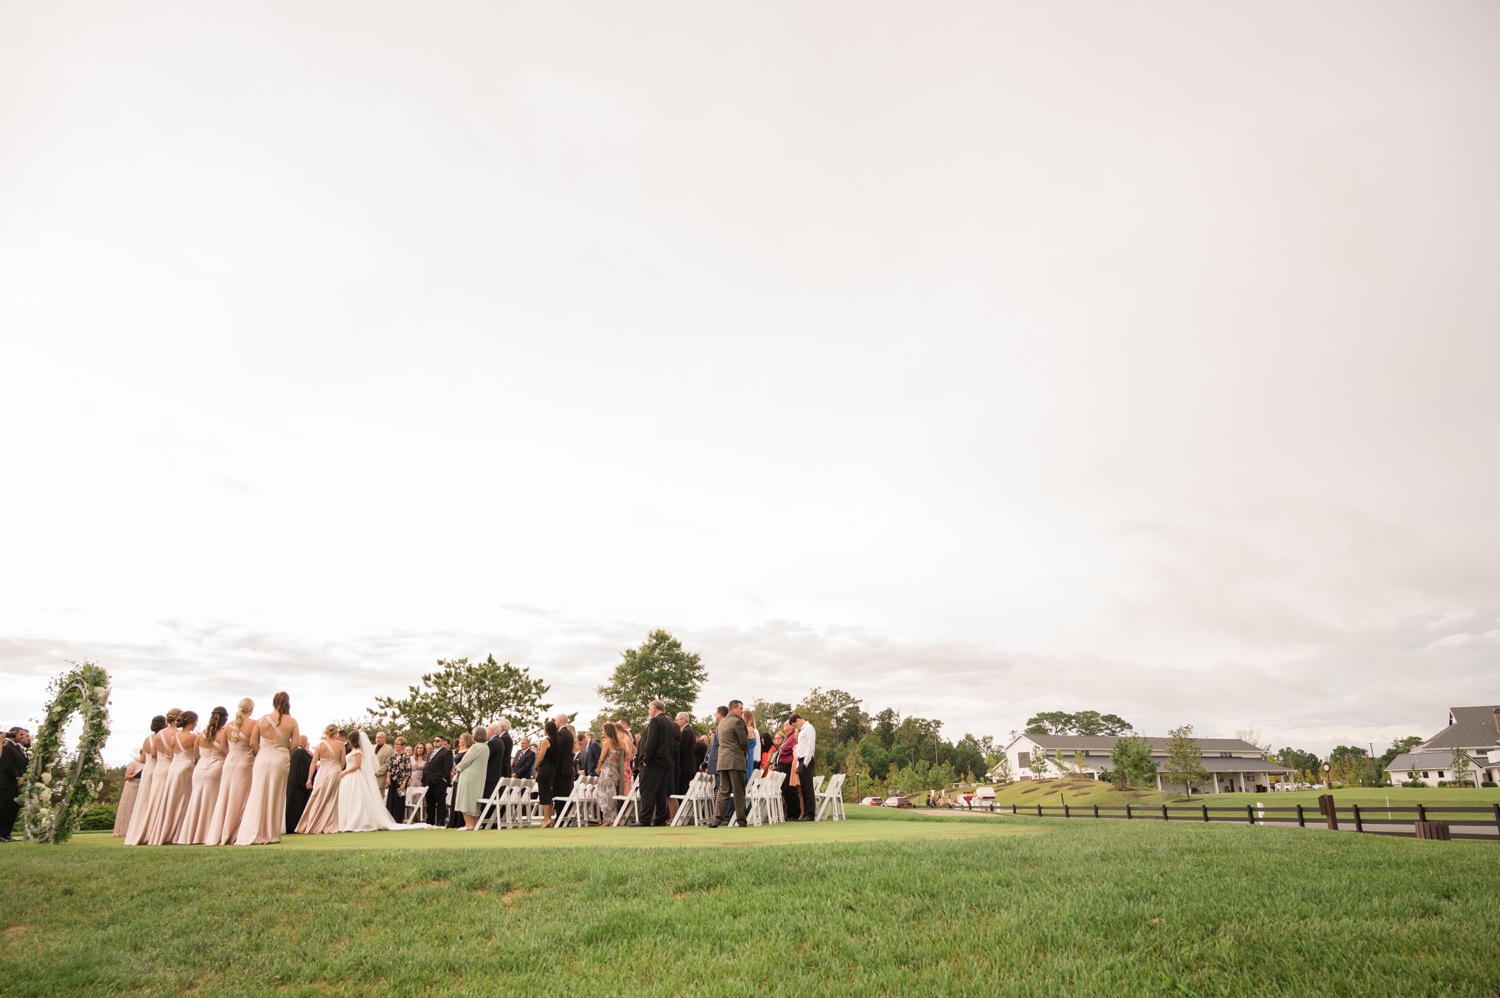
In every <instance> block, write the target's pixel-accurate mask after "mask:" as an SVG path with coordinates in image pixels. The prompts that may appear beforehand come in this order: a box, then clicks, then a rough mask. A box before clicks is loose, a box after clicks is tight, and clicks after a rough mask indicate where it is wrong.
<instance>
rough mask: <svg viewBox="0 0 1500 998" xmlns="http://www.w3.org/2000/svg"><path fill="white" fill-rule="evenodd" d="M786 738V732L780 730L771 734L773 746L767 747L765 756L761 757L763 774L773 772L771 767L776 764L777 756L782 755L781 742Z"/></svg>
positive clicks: (761, 772) (761, 773)
mask: <svg viewBox="0 0 1500 998" xmlns="http://www.w3.org/2000/svg"><path fill="white" fill-rule="evenodd" d="M785 738H786V735H785V733H783V732H780V731H778V732H776V734H774V735H772V736H771V746H770V748H768V749H766V751H765V754H764V756H762V758H761V764H760V775H761V776H766V775H768V774H769V773H770V772H771V767H773V766H775V765H776V757H777V756H779V755H781V743H782V740H783V739H785Z"/></svg>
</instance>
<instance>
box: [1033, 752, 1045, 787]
mask: <svg viewBox="0 0 1500 998" xmlns="http://www.w3.org/2000/svg"><path fill="white" fill-rule="evenodd" d="M1031 774H1032V776H1033V777H1034V778H1036V779H1038V780H1040V779H1042V778H1043V777H1044V776H1046V775H1047V753H1045V752H1043V751H1041V750H1040V749H1038V750H1037V751H1035V752H1033V753H1031Z"/></svg>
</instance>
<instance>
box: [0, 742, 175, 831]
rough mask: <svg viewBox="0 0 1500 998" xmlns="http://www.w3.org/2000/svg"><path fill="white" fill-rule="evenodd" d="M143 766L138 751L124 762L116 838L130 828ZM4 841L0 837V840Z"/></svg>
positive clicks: (139, 790)
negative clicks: (133, 756)
mask: <svg viewBox="0 0 1500 998" xmlns="http://www.w3.org/2000/svg"><path fill="white" fill-rule="evenodd" d="M145 766H146V760H145V758H144V756H142V755H141V754H140V753H139V752H137V753H136V757H135V758H134V759H131V760H130V761H129V762H127V763H126V764H125V782H124V784H122V785H121V787H120V803H119V804H117V805H116V806H115V830H114V831H113V832H112V833H111V834H112V835H113V836H114V837H115V838H117V839H118V838H124V836H125V832H126V830H127V829H129V828H130V812H132V811H134V810H135V796H136V794H138V793H140V792H141V771H142V770H143V769H144V768H145ZM0 792H3V791H0ZM4 841H5V840H4V839H0V842H4Z"/></svg>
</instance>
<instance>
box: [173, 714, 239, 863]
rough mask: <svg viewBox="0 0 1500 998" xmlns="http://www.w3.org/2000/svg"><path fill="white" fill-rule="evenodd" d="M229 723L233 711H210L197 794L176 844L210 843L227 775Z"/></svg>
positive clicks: (195, 777) (196, 780)
mask: <svg viewBox="0 0 1500 998" xmlns="http://www.w3.org/2000/svg"><path fill="white" fill-rule="evenodd" d="M227 720H229V711H227V710H225V709H224V708H223V707H215V708H214V709H213V710H211V711H209V714H208V725H207V726H206V727H204V729H203V734H201V735H199V736H198V765H196V766H194V767H193V794H192V796H191V797H189V798H188V806H187V815H186V816H185V817H184V818H183V819H182V827H181V828H180V829H178V830H177V838H175V839H173V840H172V841H173V842H174V843H176V844H177V845H180V846H198V845H203V844H204V843H206V842H207V841H208V826H209V824H210V823H211V822H212V821H213V818H214V805H215V804H217V803H218V801H219V780H220V778H221V776H222V775H223V772H224V746H225V744H227V742H228V740H229V735H228V732H226V731H225V730H224V722H225V721H227Z"/></svg>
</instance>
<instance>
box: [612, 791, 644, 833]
mask: <svg viewBox="0 0 1500 998" xmlns="http://www.w3.org/2000/svg"><path fill="white" fill-rule="evenodd" d="M615 800H617V801H619V802H620V807H619V810H617V811H616V812H615V827H617V828H618V827H619V825H620V822H622V821H624V820H625V815H626V814H627V813H628V812H631V811H632V810H633V811H634V813H635V820H634V823H635V824H637V825H639V824H640V823H641V781H640V780H634V781H632V782H631V784H630V793H628V794H625V795H624V796H621V795H620V794H615Z"/></svg>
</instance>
